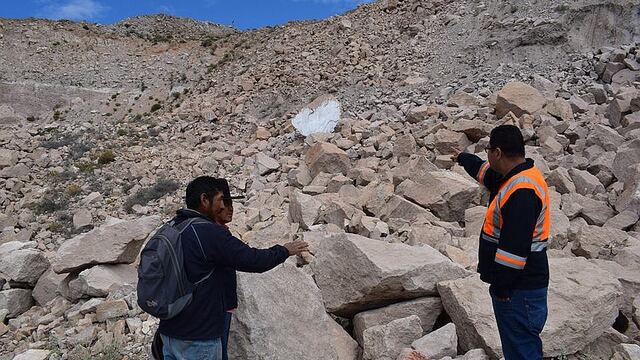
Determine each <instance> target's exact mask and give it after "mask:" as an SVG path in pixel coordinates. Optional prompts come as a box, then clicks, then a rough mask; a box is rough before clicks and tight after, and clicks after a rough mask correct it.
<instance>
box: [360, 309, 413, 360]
mask: <svg viewBox="0 0 640 360" xmlns="http://www.w3.org/2000/svg"><path fill="white" fill-rule="evenodd" d="M420 336H422V328H421V327H420V318H419V317H417V316H415V315H411V316H409V317H406V318H402V319H398V320H394V321H392V322H390V323H388V324H386V325H378V326H374V327H371V328H368V329H367V330H365V331H364V334H363V335H362V337H363V342H364V345H363V350H364V353H363V356H362V358H363V360H395V359H396V358H397V357H398V355H400V352H401V351H402V349H404V348H405V347H407V346H408V345H409V344H411V343H412V342H413V341H414V340H416V339H417V338H419V337H420Z"/></svg>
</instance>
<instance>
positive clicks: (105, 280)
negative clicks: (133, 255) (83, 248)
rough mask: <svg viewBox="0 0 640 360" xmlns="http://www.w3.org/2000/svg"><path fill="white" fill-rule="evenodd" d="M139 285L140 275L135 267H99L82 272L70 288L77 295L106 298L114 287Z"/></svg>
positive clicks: (122, 265)
mask: <svg viewBox="0 0 640 360" xmlns="http://www.w3.org/2000/svg"><path fill="white" fill-rule="evenodd" d="M137 283H138V274H137V271H136V268H135V266H133V265H129V264H121V265H98V266H94V267H92V268H90V269H86V270H83V271H82V272H80V274H78V277H77V278H76V279H74V280H72V281H70V282H69V288H70V290H71V291H72V292H74V293H76V294H83V295H86V296H90V297H104V296H107V295H109V291H110V289H111V288H112V287H113V286H121V285H124V284H132V285H134V286H135V285H136V284H137Z"/></svg>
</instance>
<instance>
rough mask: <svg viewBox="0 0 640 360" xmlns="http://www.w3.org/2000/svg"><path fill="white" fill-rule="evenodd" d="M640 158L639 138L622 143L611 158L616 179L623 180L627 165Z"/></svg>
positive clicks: (636, 161)
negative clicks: (612, 158)
mask: <svg viewBox="0 0 640 360" xmlns="http://www.w3.org/2000/svg"><path fill="white" fill-rule="evenodd" d="M638 159H640V139H636V140H633V141H630V142H627V143H625V144H623V145H622V146H621V147H620V148H619V149H618V150H617V152H616V157H615V158H614V160H613V168H612V170H613V174H614V175H615V176H616V178H617V179H618V180H621V181H623V182H625V181H626V180H627V179H626V178H627V174H628V168H629V166H632V165H636V164H637V163H638Z"/></svg>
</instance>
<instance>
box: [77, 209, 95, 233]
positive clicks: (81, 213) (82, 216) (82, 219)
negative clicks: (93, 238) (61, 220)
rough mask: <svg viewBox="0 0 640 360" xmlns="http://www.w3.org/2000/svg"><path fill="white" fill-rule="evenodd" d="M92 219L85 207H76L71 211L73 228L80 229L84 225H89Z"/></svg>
mask: <svg viewBox="0 0 640 360" xmlns="http://www.w3.org/2000/svg"><path fill="white" fill-rule="evenodd" d="M92 221H93V218H92V216H91V211H89V210H87V209H78V210H76V212H74V213H73V227H74V228H75V229H82V228H84V227H85V226H89V225H91V223H92Z"/></svg>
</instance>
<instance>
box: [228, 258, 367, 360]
mask: <svg viewBox="0 0 640 360" xmlns="http://www.w3.org/2000/svg"><path fill="white" fill-rule="evenodd" d="M238 303H239V304H238V307H239V308H240V309H242V311H238V312H236V313H235V314H234V316H233V321H232V325H231V335H230V341H229V354H230V358H236V359H258V358H262V356H264V355H265V354H269V356H272V358H273V359H283V360H287V359H289V360H294V359H318V360H320V359H327V358H330V359H340V360H343V359H344V360H355V359H356V358H355V356H353V355H354V352H355V354H356V356H357V349H358V346H357V343H355V341H354V340H353V339H351V338H350V337H349V335H348V334H347V333H346V332H345V331H344V330H343V329H342V328H340V327H339V326H338V328H336V327H335V326H337V324H336V323H335V321H333V320H332V319H331V318H330V317H329V316H328V315H327V313H326V312H325V310H324V306H323V303H322V297H321V294H320V291H319V290H318V287H317V286H316V285H315V284H314V282H313V279H312V278H311V277H310V276H309V275H307V274H305V273H304V272H303V271H301V270H300V269H298V268H296V267H295V265H292V264H289V263H285V264H284V265H283V266H278V267H277V268H275V269H273V270H271V271H269V272H267V273H264V274H245V273H240V274H239V276H238ZM274 324H287V325H286V326H274ZM292 339H295V341H292ZM338 343H340V344H342V345H340V346H338ZM345 345H346V347H345Z"/></svg>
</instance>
